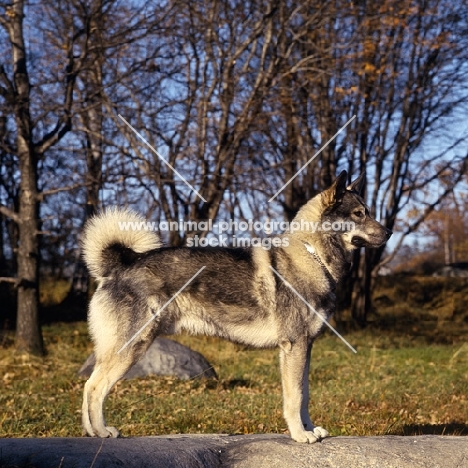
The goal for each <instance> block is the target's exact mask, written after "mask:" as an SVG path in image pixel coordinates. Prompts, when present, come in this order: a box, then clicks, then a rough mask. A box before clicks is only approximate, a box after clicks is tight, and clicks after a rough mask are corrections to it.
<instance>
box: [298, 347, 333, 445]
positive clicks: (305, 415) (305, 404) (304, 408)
mask: <svg viewBox="0 0 468 468" xmlns="http://www.w3.org/2000/svg"><path fill="white" fill-rule="evenodd" d="M312 345H313V341H311V342H310V343H309V344H308V346H307V355H306V362H305V366H304V376H303V378H302V404H301V421H302V424H303V426H304V429H305V430H307V431H312V432H313V433H314V434H315V433H318V435H319V436H320V438H321V439H324V438H325V437H328V436H329V434H328V432H327V431H326V430H325V429H324V428H323V427H320V426H314V424H313V422H312V421H311V420H310V415H309V372H310V358H311V353H312Z"/></svg>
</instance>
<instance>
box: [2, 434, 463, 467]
mask: <svg viewBox="0 0 468 468" xmlns="http://www.w3.org/2000/svg"><path fill="white" fill-rule="evenodd" d="M0 454H1V456H0V466H2V467H11V468H13V467H18V466H24V467H26V466H27V467H34V468H50V467H61V468H90V467H93V468H104V467H105V468H114V467H123V466H125V467H128V468H132V467H136V468H150V467H151V468H172V467H174V468H175V467H177V468H217V467H220V466H222V467H226V468H310V467H317V468H343V467H346V468H466V467H468V441H467V439H466V437H451V436H435V435H423V436H406V437H397V436H381V437H331V438H328V439H325V440H324V441H323V442H321V443H316V444H313V445H307V444H299V443H296V442H293V441H292V440H291V439H290V438H289V437H288V436H286V435H279V434H258V435H235V436H227V435H220V434H212V435H170V436H163V437H131V438H124V439H97V438H86V437H83V438H78V437H68V438H49V439H47V438H39V439H31V438H22V439H11V438H6V439H0Z"/></svg>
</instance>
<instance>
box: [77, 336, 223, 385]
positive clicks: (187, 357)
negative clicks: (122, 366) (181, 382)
mask: <svg viewBox="0 0 468 468" xmlns="http://www.w3.org/2000/svg"><path fill="white" fill-rule="evenodd" d="M95 363H96V360H95V357H94V353H92V354H91V355H90V356H89V357H88V359H86V361H85V363H84V364H83V366H82V367H81V369H80V370H79V371H78V375H79V376H81V377H89V376H90V375H91V372H92V371H93V369H94V364H95ZM147 375H170V376H171V375H172V376H175V377H178V378H179V379H194V378H196V377H207V378H217V375H216V372H215V370H214V369H213V366H211V364H210V363H209V362H208V361H207V360H206V359H205V358H204V357H203V356H202V355H201V354H200V353H197V352H196V351H192V350H191V349H190V348H187V346H184V345H181V344H179V343H176V342H175V341H172V340H168V339H167V338H156V340H154V342H153V343H152V344H151V346H150V347H149V348H148V350H147V351H146V353H145V355H144V356H143V357H142V358H141V359H140V360H139V361H138V362H137V363H136V364H134V365H133V366H132V367H131V368H130V369H129V371H128V372H127V373H126V374H125V376H124V377H123V378H124V379H134V378H136V377H146V376H147Z"/></svg>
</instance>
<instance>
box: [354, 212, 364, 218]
mask: <svg viewBox="0 0 468 468" xmlns="http://www.w3.org/2000/svg"><path fill="white" fill-rule="evenodd" d="M353 214H354V216H356V217H357V218H362V217H363V216H364V213H363V212H362V211H355V212H354V213H353Z"/></svg>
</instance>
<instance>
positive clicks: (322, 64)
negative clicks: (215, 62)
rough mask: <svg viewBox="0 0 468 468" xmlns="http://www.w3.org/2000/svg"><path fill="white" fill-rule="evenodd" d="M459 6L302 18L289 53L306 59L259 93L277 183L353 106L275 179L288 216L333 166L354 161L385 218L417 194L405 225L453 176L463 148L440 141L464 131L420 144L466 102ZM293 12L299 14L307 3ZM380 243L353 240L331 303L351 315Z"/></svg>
mask: <svg viewBox="0 0 468 468" xmlns="http://www.w3.org/2000/svg"><path fill="white" fill-rule="evenodd" d="M312 3H313V2H312ZM462 4H463V5H464V7H463V8H461V6H462ZM465 7H466V5H465V2H461V3H457V4H454V3H452V2H447V1H438V0H427V1H424V2H419V3H414V2H412V1H410V0H399V1H398V2H394V1H388V2H379V3H374V4H369V3H366V4H361V3H353V4H350V3H348V2H338V3H336V2H335V4H334V5H328V6H327V13H328V14H327V15H326V16H324V22H323V24H322V25H321V27H320V28H315V29H314V28H306V30H307V31H306V32H305V33H304V34H306V37H307V40H304V41H303V42H302V43H301V45H300V47H297V48H296V49H295V53H294V54H293V55H292V57H294V60H296V62H298V63H300V60H301V57H302V56H303V55H305V56H313V57H315V60H314V61H313V62H311V63H310V64H309V65H310V66H309V67H302V68H299V69H298V70H297V72H296V73H294V74H290V75H288V76H287V78H285V79H284V80H283V81H282V87H281V88H279V89H278V94H279V95H280V96H281V97H282V99H281V100H280V101H279V102H273V103H271V104H270V105H269V109H270V112H272V113H276V114H277V116H278V117H277V119H278V122H279V125H277V126H275V127H274V133H273V132H267V137H268V142H269V144H270V154H271V155H272V158H274V161H275V162H276V164H275V165H274V167H273V169H274V174H273V173H272V174H271V177H272V178H274V177H276V180H277V182H276V183H277V187H278V188H279V187H280V186H281V185H282V184H283V183H284V182H286V181H287V180H289V178H290V177H291V176H292V175H293V174H294V173H295V172H296V171H297V170H299V168H300V167H302V166H303V165H304V164H305V162H306V161H307V160H309V159H310V157H311V156H312V155H313V154H314V152H315V151H318V149H319V148H320V147H321V146H322V145H323V144H324V143H325V142H327V141H328V140H329V139H330V138H331V137H332V136H333V135H334V134H335V133H336V132H337V131H338V130H339V129H340V128H341V126H342V125H344V124H345V122H347V121H348V120H349V119H350V118H351V117H353V116H354V115H355V116H356V118H355V120H354V121H353V122H352V123H351V124H350V125H349V127H348V128H347V129H346V131H345V132H344V133H343V134H341V135H340V136H339V137H338V138H337V139H336V140H334V141H333V142H332V143H331V144H330V145H328V146H327V147H326V149H325V151H323V152H322V153H321V154H320V156H319V157H318V158H317V159H316V160H315V161H314V163H312V164H310V165H309V166H307V168H306V169H305V170H304V171H303V172H302V173H301V175H300V176H299V177H298V178H297V179H295V181H294V182H293V183H291V184H290V185H288V187H286V188H285V189H284V192H283V193H282V195H281V196H280V197H279V201H280V202H281V203H282V204H283V207H284V210H285V213H286V215H287V216H288V217H290V218H291V217H292V216H293V215H294V213H295V212H296V211H297V209H298V208H299V206H300V205H301V204H302V203H303V201H304V199H306V198H308V197H309V196H311V195H313V194H314V193H316V192H317V191H319V190H321V189H323V188H325V187H326V186H327V185H328V184H329V183H330V182H331V178H332V177H333V175H334V174H335V172H336V169H337V168H343V169H347V170H348V172H349V173H350V174H352V175H354V176H355V175H356V174H358V173H359V172H364V171H366V173H367V200H368V202H369V205H370V208H371V212H372V213H373V214H374V215H377V216H378V217H380V219H381V220H382V221H383V223H384V224H385V225H386V226H387V227H388V228H389V229H394V227H395V223H396V220H397V219H398V217H399V216H404V215H403V213H404V212H405V209H406V208H407V207H408V204H409V203H410V201H411V200H414V201H415V200H418V203H419V207H420V213H421V215H420V216H419V218H418V220H414V222H413V223H412V224H411V225H407V226H406V227H405V229H404V233H403V234H408V233H410V232H412V231H414V230H415V229H417V227H418V226H419V225H420V224H421V222H422V220H424V218H425V217H426V216H427V214H428V213H430V212H431V210H433V209H434V207H435V206H437V205H438V204H439V203H440V202H441V200H442V199H443V198H444V197H445V196H447V195H448V194H449V193H450V192H451V190H453V188H454V186H456V184H457V183H459V182H460V180H461V178H462V175H463V173H464V171H465V170H466V150H464V151H462V152H461V154H460V152H459V153H458V155H457V156H452V157H451V158H449V157H448V156H447V154H446V153H447V148H448V147H450V146H452V149H453V150H454V151H457V150H459V147H460V144H461V143H463V142H464V141H465V139H466V135H460V137H458V136H457V137H456V138H455V142H453V141H452V142H450V143H446V144H445V145H444V144H442V145H441V147H440V148H439V149H438V150H437V151H433V152H432V153H431V154H425V153H424V152H423V151H424V145H425V143H426V142H427V141H429V140H430V139H431V138H439V141H440V142H443V141H444V140H443V139H442V138H443V135H444V132H445V134H447V132H446V130H447V128H448V126H449V125H450V124H451V123H452V122H453V119H455V118H456V117H457V116H459V115H460V113H461V112H463V111H465V109H466V107H465V105H466V102H467V92H466V84H465V75H466V70H465V68H466V63H467V61H466V59H467V45H468V44H467V36H466V34H465V32H464V31H465V27H466V15H465V14H464V13H461V11H463V12H464V11H465ZM460 8H461V10H460ZM302 13H303V15H304V19H303V23H304V24H306V18H307V15H308V14H309V10H308V9H304V10H303V11H302ZM278 130H279V132H278ZM452 138H453V137H452ZM445 141H448V140H445ZM459 151H460V150H459ZM455 154H456V153H455ZM446 171H451V172H452V173H453V177H452V178H451V182H452V183H451V185H450V186H448V187H445V188H444V189H443V190H440V191H439V193H438V195H435V196H434V195H433V196H426V197H424V196H421V195H423V193H424V192H423V189H424V188H427V187H428V186H430V187H436V186H437V184H438V182H439V181H440V177H441V175H442V174H443V173H444V172H446ZM278 176H279V179H278ZM433 190H434V189H433ZM435 193H437V189H436V190H435ZM382 255H383V248H382V249H378V250H375V251H366V253H365V254H364V253H363V252H360V251H358V252H357V253H356V256H355V261H354V268H353V271H352V272H351V274H350V276H349V279H348V282H347V283H346V284H345V286H344V289H343V291H342V292H343V305H344V306H345V307H349V308H351V310H352V313H353V317H354V318H355V319H356V320H357V321H358V322H360V323H365V321H366V317H367V314H368V313H369V311H370V310H371V290H372V277H373V275H374V274H375V272H376V270H377V269H378V267H379V265H380V264H381V261H382Z"/></svg>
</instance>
